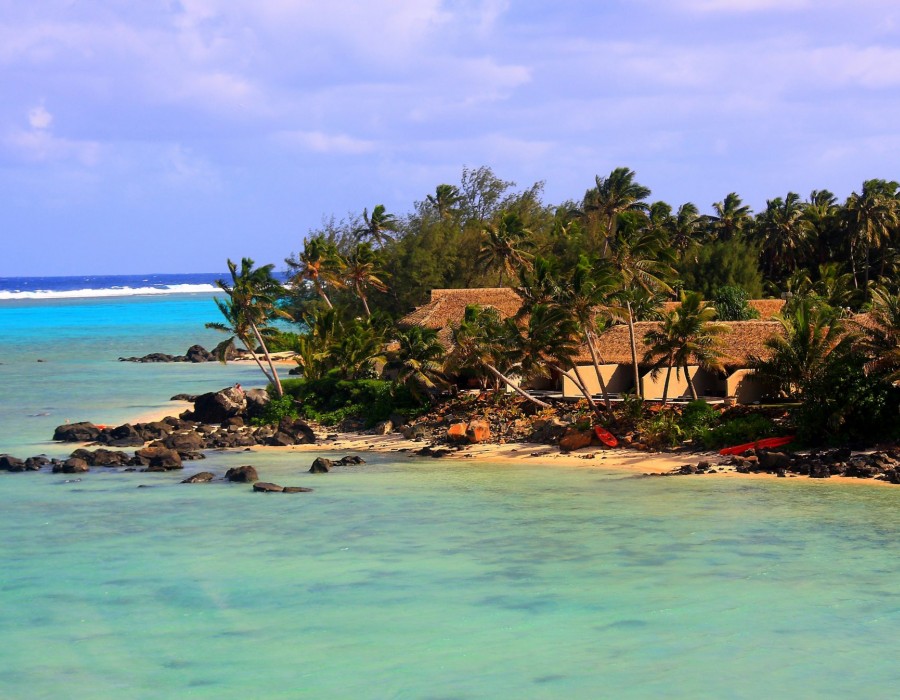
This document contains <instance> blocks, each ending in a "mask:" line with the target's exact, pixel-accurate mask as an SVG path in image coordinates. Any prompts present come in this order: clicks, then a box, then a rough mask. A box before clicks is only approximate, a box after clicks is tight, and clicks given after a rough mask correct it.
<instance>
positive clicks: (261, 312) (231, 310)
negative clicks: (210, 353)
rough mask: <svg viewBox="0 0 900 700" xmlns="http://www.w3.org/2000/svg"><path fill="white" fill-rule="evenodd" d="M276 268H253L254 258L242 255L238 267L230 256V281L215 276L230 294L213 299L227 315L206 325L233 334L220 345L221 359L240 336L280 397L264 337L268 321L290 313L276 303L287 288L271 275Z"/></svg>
mask: <svg viewBox="0 0 900 700" xmlns="http://www.w3.org/2000/svg"><path fill="white" fill-rule="evenodd" d="M273 268H274V265H263V266H262V267H259V268H256V269H254V268H253V261H252V260H251V259H250V258H243V259H242V260H241V269H240V271H238V267H237V265H236V264H235V263H234V262H232V261H231V260H229V261H228V271H229V272H230V273H231V283H228V282H226V281H224V280H216V285H217V286H218V287H219V289H221V290H222V291H223V292H225V294H226V295H227V298H226V299H218V298H217V299H215V300H214V301H215V303H216V306H217V307H218V308H219V311H220V312H221V313H222V316H223V317H224V318H225V323H207V324H206V327H207V328H212V329H214V330H218V331H221V332H224V333H231V334H232V337H231V338H230V339H229V340H226V341H225V342H224V343H220V344H219V346H218V354H219V359H220V360H223V361H224V358H225V356H226V354H227V348H228V347H229V346H231V345H233V343H234V340H235V339H237V340H240V341H241V343H242V344H243V346H244V347H245V348H246V349H247V351H248V352H250V354H251V356H252V357H253V359H254V360H255V361H256V364H257V365H258V366H259V368H260V370H262V373H263V374H264V375H265V376H266V378H267V379H268V380H269V382H270V383H271V384H272V385H273V386H274V387H275V391H276V392H277V393H278V397H279V398H281V397H282V396H284V389H283V388H282V386H281V380H280V379H279V377H278V371H277V370H276V369H275V364H274V362H273V361H272V357H271V355H270V354H269V349H268V347H267V346H266V341H265V339H264V336H266V335H267V334H268V333H267V331H268V330H269V329H268V328H267V324H268V323H269V321H271V320H272V319H273V318H276V317H282V318H286V317H287V314H286V313H285V312H283V311H281V310H280V309H279V308H278V306H277V303H278V299H279V297H280V296H282V295H283V293H284V289H283V288H282V286H281V284H280V283H279V282H278V281H277V280H276V279H275V278H274V276H273V275H272V269H273ZM254 339H255V341H256V343H258V344H259V347H260V349H261V350H262V352H263V356H264V357H265V359H266V363H267V364H268V367H269V370H268V371H266V369H265V367H263V365H262V363H261V362H260V360H259V358H258V357H257V356H256V352H255V351H254V349H253V347H252V345H253V340H254Z"/></svg>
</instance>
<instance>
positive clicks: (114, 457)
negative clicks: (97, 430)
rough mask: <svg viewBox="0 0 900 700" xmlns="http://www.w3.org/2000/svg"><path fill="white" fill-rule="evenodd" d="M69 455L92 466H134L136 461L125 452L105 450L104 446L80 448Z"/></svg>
mask: <svg viewBox="0 0 900 700" xmlns="http://www.w3.org/2000/svg"><path fill="white" fill-rule="evenodd" d="M69 456H70V457H77V458H79V459H83V460H84V461H85V462H86V463H87V464H88V465H90V466H92V467H128V466H134V465H135V462H136V460H134V459H132V457H130V456H129V455H128V453H126V452H121V451H119V450H107V449H104V448H100V449H97V450H86V449H84V448H80V449H77V450H75V451H74V452H73V453H72V454H71V455H69Z"/></svg>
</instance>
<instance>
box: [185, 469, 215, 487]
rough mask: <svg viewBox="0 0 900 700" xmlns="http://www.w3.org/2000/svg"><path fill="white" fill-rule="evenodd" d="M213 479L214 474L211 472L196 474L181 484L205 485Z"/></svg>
mask: <svg viewBox="0 0 900 700" xmlns="http://www.w3.org/2000/svg"><path fill="white" fill-rule="evenodd" d="M214 477H215V474H213V473H212V472H197V473H196V474H191V475H190V476H189V477H188V478H187V479H184V480H182V482H181V483H182V484H205V483H207V482H210V481H212V480H213V478H214Z"/></svg>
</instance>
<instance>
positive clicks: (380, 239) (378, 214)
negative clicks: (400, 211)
mask: <svg viewBox="0 0 900 700" xmlns="http://www.w3.org/2000/svg"><path fill="white" fill-rule="evenodd" d="M363 221H364V222H365V226H361V227H360V228H358V229H356V232H355V233H356V236H357V239H358V240H363V239H365V238H368V239H369V240H371V241H373V242H374V243H377V244H378V245H384V244H385V243H389V242H391V241H393V240H394V238H393V236H391V234H392V233H396V232H397V230H398V229H399V228H400V222H399V221H397V217H396V216H394V215H393V214H388V213H387V211H386V210H385V208H384V205H383V204H379V205H377V206H376V207H375V208H374V209H373V210H372V215H371V216H369V210H368V209H363Z"/></svg>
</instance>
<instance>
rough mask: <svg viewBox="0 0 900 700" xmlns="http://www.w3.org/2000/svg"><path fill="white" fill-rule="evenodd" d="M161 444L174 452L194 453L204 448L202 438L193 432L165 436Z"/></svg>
mask: <svg viewBox="0 0 900 700" xmlns="http://www.w3.org/2000/svg"><path fill="white" fill-rule="evenodd" d="M162 444H163V445H165V446H166V447H168V448H169V449H170V450H175V451H176V452H196V451H197V450H202V449H203V448H204V447H206V445H205V443H204V441H203V437H202V436H201V435H200V434H199V433H197V432H195V431H189V432H177V433H172V434H170V435H167V436H166V437H165V438H163V440H162Z"/></svg>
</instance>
